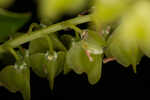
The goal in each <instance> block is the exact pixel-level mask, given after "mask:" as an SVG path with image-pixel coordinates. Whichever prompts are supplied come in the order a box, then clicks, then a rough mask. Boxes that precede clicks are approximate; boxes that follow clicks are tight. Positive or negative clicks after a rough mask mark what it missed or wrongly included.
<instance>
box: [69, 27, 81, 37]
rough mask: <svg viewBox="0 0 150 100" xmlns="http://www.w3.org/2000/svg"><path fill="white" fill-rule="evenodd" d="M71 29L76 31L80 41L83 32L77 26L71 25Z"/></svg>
mask: <svg viewBox="0 0 150 100" xmlns="http://www.w3.org/2000/svg"><path fill="white" fill-rule="evenodd" d="M69 28H71V29H73V30H74V31H75V35H76V38H77V39H79V35H81V34H82V30H81V29H80V28H78V27H77V26H75V25H69Z"/></svg>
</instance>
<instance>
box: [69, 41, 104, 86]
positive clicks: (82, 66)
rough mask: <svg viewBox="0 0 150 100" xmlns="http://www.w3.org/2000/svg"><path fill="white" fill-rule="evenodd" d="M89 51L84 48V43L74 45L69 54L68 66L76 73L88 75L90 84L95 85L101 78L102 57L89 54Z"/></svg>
mask: <svg viewBox="0 0 150 100" xmlns="http://www.w3.org/2000/svg"><path fill="white" fill-rule="evenodd" d="M87 51H88V50H85V49H83V48H82V43H81V42H77V43H73V45H72V48H71V49H70V50H69V51H68V53H67V58H66V61H67V64H68V65H69V67H71V69H73V70H74V71H75V72H76V73H78V74H82V73H84V72H85V73H86V74H87V75H88V80H89V82H90V84H95V83H97V82H98V80H99V79H100V77H101V69H102V65H101V64H102V55H101V54H93V53H90V55H88V54H87Z"/></svg>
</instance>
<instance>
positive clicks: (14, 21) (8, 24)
mask: <svg viewBox="0 0 150 100" xmlns="http://www.w3.org/2000/svg"><path fill="white" fill-rule="evenodd" d="M29 18H30V14H17V13H12V12H9V11H6V10H3V9H0V42H2V41H3V40H4V39H6V38H8V37H9V36H11V35H13V34H15V33H16V32H17V31H18V30H19V29H20V28H21V27H22V26H23V25H24V24H25V23H26V22H27V21H29Z"/></svg>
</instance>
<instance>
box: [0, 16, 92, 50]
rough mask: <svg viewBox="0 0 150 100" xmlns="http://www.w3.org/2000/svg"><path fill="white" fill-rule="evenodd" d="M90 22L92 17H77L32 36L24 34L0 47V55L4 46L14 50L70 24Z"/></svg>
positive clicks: (33, 33)
mask: <svg viewBox="0 0 150 100" xmlns="http://www.w3.org/2000/svg"><path fill="white" fill-rule="evenodd" d="M89 21H91V17H90V15H85V16H80V17H76V18H73V19H70V20H66V21H63V22H60V23H57V24H53V25H50V26H49V27H46V28H43V29H41V30H38V31H34V32H31V33H30V34H23V35H21V36H19V37H17V38H15V39H13V40H9V41H7V42H5V43H4V44H2V45H0V53H2V52H5V49H4V48H3V46H4V45H8V46H10V47H12V48H15V47H17V46H19V45H22V44H24V43H27V42H29V41H32V40H34V39H37V38H40V37H43V36H45V35H48V34H51V33H54V32H56V31H60V30H63V29H66V28H68V26H67V25H68V23H69V24H73V25H78V24H82V23H86V22H89Z"/></svg>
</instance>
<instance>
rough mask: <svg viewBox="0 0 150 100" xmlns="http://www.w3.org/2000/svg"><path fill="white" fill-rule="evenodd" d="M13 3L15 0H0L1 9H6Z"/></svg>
mask: <svg viewBox="0 0 150 100" xmlns="http://www.w3.org/2000/svg"><path fill="white" fill-rule="evenodd" d="M13 2H14V0H0V8H6V7H8V6H9V5H10V4H12V3H13Z"/></svg>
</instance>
